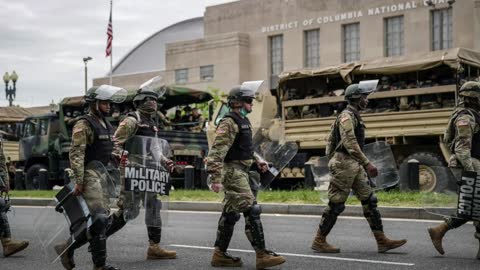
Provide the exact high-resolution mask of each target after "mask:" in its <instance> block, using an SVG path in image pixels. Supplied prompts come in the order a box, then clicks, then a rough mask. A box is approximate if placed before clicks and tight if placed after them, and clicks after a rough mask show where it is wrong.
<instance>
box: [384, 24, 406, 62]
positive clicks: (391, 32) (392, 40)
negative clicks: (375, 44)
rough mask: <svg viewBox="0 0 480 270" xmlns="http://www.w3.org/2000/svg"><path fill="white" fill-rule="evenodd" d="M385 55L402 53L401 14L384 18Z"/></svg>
mask: <svg viewBox="0 0 480 270" xmlns="http://www.w3.org/2000/svg"><path fill="white" fill-rule="evenodd" d="M385 44H386V46H385V55H386V56H398V55H403V50H404V45H403V16H398V17H392V18H386V19H385Z"/></svg>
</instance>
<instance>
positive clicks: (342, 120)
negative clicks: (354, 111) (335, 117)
mask: <svg viewBox="0 0 480 270" xmlns="http://www.w3.org/2000/svg"><path fill="white" fill-rule="evenodd" d="M348 120H350V117H348V116H346V115H343V116H341V117H340V123H343V122H345V121H348Z"/></svg>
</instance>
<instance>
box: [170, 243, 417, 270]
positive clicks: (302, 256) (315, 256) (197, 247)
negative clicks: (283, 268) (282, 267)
mask: <svg viewBox="0 0 480 270" xmlns="http://www.w3.org/2000/svg"><path fill="white" fill-rule="evenodd" d="M169 246H171V247H178V248H191V249H206V250H213V247H204V246H189V245H176V244H174V245H169ZM228 250H229V251H236V252H244V253H254V252H255V251H253V250H246V249H228ZM277 254H279V255H284V256H290V257H301V258H313V259H325V260H336V261H347V262H361V263H372V264H388V265H400V266H414V265H415V264H414V263H401V262H391V261H376V260H364V259H354V258H343V257H329V256H319V255H308V254H296V253H283V252H277Z"/></svg>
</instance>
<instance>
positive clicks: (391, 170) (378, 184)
mask: <svg viewBox="0 0 480 270" xmlns="http://www.w3.org/2000/svg"><path fill="white" fill-rule="evenodd" d="M363 153H364V154H365V156H366V157H367V158H368V159H369V160H370V162H371V163H372V164H373V165H375V166H376V167H377V169H378V176H377V177H374V178H369V177H368V176H367V179H368V181H369V184H370V186H371V187H372V189H373V190H374V191H376V190H382V189H386V188H390V187H393V186H395V185H397V184H398V182H399V179H400V177H399V174H398V169H397V165H396V163H395V158H394V156H393V153H392V150H391V148H390V145H388V144H387V143H386V142H384V141H377V142H373V143H369V144H366V145H365V146H364V147H363ZM328 163H329V160H328V157H326V156H325V157H320V158H318V159H316V160H313V161H312V166H311V170H312V175H313V177H314V180H315V186H316V187H315V190H317V191H318V192H319V193H320V200H321V201H322V202H324V203H327V202H328V186H329V184H330V177H331V175H330V172H329V166H328ZM365 174H366V173H365Z"/></svg>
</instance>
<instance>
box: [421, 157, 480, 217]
mask: <svg viewBox="0 0 480 270" xmlns="http://www.w3.org/2000/svg"><path fill="white" fill-rule="evenodd" d="M431 169H432V170H435V172H442V173H441V174H440V175H441V176H443V177H447V179H454V180H456V185H455V184H452V185H449V186H447V187H446V188H445V189H444V190H443V191H442V192H422V194H421V203H422V207H423V209H425V211H426V212H428V213H430V214H433V215H436V216H441V217H452V218H461V219H466V220H473V221H480V176H478V175H477V172H469V171H461V169H458V168H448V167H439V166H438V167H432V168H431ZM421 177H422V176H420V178H421ZM420 181H421V179H420Z"/></svg>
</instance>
